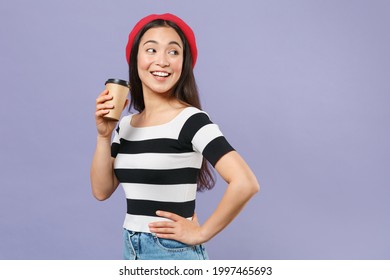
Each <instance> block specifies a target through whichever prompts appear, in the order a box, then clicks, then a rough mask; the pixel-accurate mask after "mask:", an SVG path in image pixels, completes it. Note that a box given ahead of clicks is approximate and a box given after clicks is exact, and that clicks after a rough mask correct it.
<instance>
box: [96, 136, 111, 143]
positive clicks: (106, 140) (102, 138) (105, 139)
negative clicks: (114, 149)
mask: <svg viewBox="0 0 390 280" xmlns="http://www.w3.org/2000/svg"><path fill="white" fill-rule="evenodd" d="M97 142H98V143H105V144H106V143H108V144H110V145H111V136H102V135H99V134H98V136H97Z"/></svg>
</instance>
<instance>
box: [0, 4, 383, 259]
mask: <svg viewBox="0 0 390 280" xmlns="http://www.w3.org/2000/svg"><path fill="white" fill-rule="evenodd" d="M163 12H172V13H175V14H177V15H179V16H180V17H182V18H183V19H184V20H185V21H187V22H188V24H189V25H190V26H192V28H193V29H194V31H195V34H196V36H197V42H198V47H199V60H198V63H197V65H196V67H195V72H196V73H195V74H196V77H197V82H198V86H199V89H200V92H201V98H202V101H203V107H204V109H205V110H206V111H208V113H209V114H210V115H211V117H212V119H213V121H214V122H216V123H218V124H219V125H220V127H221V129H222V131H223V132H224V134H225V135H226V137H227V138H228V139H229V140H230V142H231V144H232V145H233V146H234V147H235V148H236V149H237V150H238V151H239V152H240V153H241V154H242V156H243V157H244V158H245V159H246V160H247V162H248V163H249V164H250V166H251V167H252V169H253V170H254V172H255V173H256V175H257V176H258V179H259V181H260V184H261V187H262V189H261V193H260V194H258V195H257V196H256V197H255V198H254V199H253V200H251V201H250V202H249V204H248V205H247V207H246V208H245V210H244V211H243V212H242V214H241V215H240V216H239V217H238V218H237V219H236V220H235V221H234V222H233V223H232V224H231V225H230V226H229V227H228V228H227V229H226V230H224V231H223V232H222V233H220V234H219V235H218V236H216V237H215V238H214V239H213V240H211V241H210V242H208V243H207V248H208V251H209V255H210V257H211V258H212V259H390V238H389V236H390V219H389V214H390V203H389V197H390V189H389V181H390V180H389V179H390V178H389V177H390V172H389V171H390V145H389V143H390V132H389V127H390V126H389V120H390V110H389V104H390V83H389V81H390V80H389V79H390V56H389V50H390V33H389V26H390V17H389V14H390V2H389V1H386V0H384V1H346V0H337V1H309V0H307V1H290V0H285V1H281V0H278V1H265V0H263V1H258V0H253V1H225V0H218V1H208V0H204V1H199V0H198V1H182V0H176V1H155V0H148V1H145V0H144V1H129V0H126V1H125V0H121V1H96V0H93V1H92V0H89V1H76V0H67V1H49V0H47V1H43V0H36V1H21V0H13V1H2V2H1V4H0V36H1V43H0V50H1V52H0V67H1V68H0V71H1V72H0V74H1V75H0V77H1V110H0V117H1V123H0V131H1V138H0V141H1V143H0V154H1V161H0V164H1V166H0V172H1V176H0V259H121V257H122V240H121V232H122V229H121V226H122V222H123V218H124V214H125V200H124V194H123V191H122V189H121V188H120V189H118V191H117V192H116V193H115V194H114V195H113V196H112V197H111V198H110V199H109V200H107V201H105V202H98V201H96V200H94V199H93V198H92V195H91V191H90V183H89V168H90V162H91V158H92V154H93V151H94V147H95V140H96V131H95V126H94V105H95V104H94V103H95V98H96V97H97V95H98V94H99V93H100V92H101V91H102V89H103V88H104V82H105V80H106V79H107V78H112V77H114V78H124V79H127V65H126V61H125V55H124V48H125V44H126V42H127V35H128V32H129V31H130V29H131V28H132V27H133V25H134V24H135V23H136V22H137V21H138V20H139V19H140V18H141V17H143V16H145V15H147V14H150V13H163ZM224 189H225V184H224V183H223V182H222V180H221V179H219V180H218V185H217V186H216V188H215V189H214V190H213V191H211V192H207V193H204V194H200V195H199V196H198V201H197V212H198V215H199V217H200V220H201V221H204V220H205V219H206V217H207V216H208V215H209V214H210V213H211V212H212V211H213V209H214V207H215V205H216V203H217V201H218V200H219V199H220V197H221V195H222V193H223V191H224Z"/></svg>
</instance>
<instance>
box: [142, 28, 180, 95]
mask: <svg viewBox="0 0 390 280" xmlns="http://www.w3.org/2000/svg"><path fill="white" fill-rule="evenodd" d="M183 53H184V51H183V42H182V41H181V39H180V37H179V35H178V34H177V33H176V31H175V30H174V29H173V28H171V27H154V28H151V29H149V30H148V31H146V32H145V34H144V35H143V36H142V38H141V41H140V44H139V47H138V56H137V61H138V64H137V68H138V75H139V77H140V79H141V82H142V89H143V92H144V93H145V92H146V91H149V92H153V93H158V94H165V93H170V91H171V90H172V88H173V87H174V86H175V84H176V83H177V81H178V80H179V78H180V75H181V72H182V67H183Z"/></svg>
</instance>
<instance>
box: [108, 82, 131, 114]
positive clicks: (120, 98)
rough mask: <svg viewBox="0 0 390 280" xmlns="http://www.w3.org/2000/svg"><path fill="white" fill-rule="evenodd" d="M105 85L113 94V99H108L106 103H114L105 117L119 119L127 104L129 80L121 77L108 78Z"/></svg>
mask: <svg viewBox="0 0 390 280" xmlns="http://www.w3.org/2000/svg"><path fill="white" fill-rule="evenodd" d="M105 85H106V89H108V91H109V94H110V95H112V99H111V100H107V101H106V102H105V104H112V105H114V108H112V109H110V112H109V113H108V114H106V115H104V117H105V118H107V119H110V120H115V121H118V120H119V119H120V117H121V114H122V111H123V107H124V106H125V103H126V98H127V95H128V94H129V88H130V85H129V82H127V81H124V80H119V79H108V80H107V81H106V84H105Z"/></svg>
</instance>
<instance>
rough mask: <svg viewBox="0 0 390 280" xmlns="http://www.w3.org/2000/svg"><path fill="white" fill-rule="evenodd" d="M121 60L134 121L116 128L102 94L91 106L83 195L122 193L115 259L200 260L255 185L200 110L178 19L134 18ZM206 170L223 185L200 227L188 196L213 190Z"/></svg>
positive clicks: (190, 53)
mask: <svg viewBox="0 0 390 280" xmlns="http://www.w3.org/2000/svg"><path fill="white" fill-rule="evenodd" d="M126 56H127V61H128V63H129V75H130V88H131V90H130V91H131V92H130V95H131V96H130V97H131V98H130V100H131V101H130V108H134V109H135V110H137V111H138V113H136V114H130V115H128V116H125V117H123V118H122V119H121V120H120V121H119V124H117V123H116V122H114V121H109V120H106V119H105V118H104V115H105V114H107V113H108V112H109V110H110V109H111V108H112V106H110V105H107V103H105V102H106V101H107V100H110V99H112V96H110V93H109V92H108V91H107V90H104V91H103V92H102V93H101V94H100V95H99V97H98V98H97V99H96V114H95V119H96V127H97V131H98V137H97V145H96V150H95V154H94V157H93V160H92V166H91V184H92V192H93V195H94V196H95V197H96V198H97V199H98V200H105V199H107V198H109V197H110V196H111V194H112V193H113V192H114V191H115V190H116V188H117V186H118V184H119V183H121V184H122V186H123V188H124V191H125V194H126V200H127V214H126V217H125V221H124V242H125V249H124V257H125V259H208V256H207V253H206V251H205V248H204V246H203V243H205V242H206V241H208V240H210V239H211V238H212V237H214V236H215V235H216V234H218V233H219V232H220V231H221V230H223V229H224V228H225V227H226V226H227V225H228V224H229V223H230V222H231V221H232V220H233V219H234V218H235V217H236V216H237V214H238V213H239V212H240V211H241V210H242V208H243V207H244V205H245V204H246V203H247V202H248V200H249V199H250V198H251V197H252V196H253V195H254V194H255V193H256V192H258V190H259V184H258V182H257V180H256V177H255V176H254V174H253V173H252V171H251V170H250V168H249V167H248V165H247V164H246V163H245V161H244V160H243V159H242V158H241V157H240V155H239V154H238V153H237V152H236V151H235V150H234V149H233V148H232V147H231V146H230V145H229V143H228V141H227V140H226V139H225V137H224V136H223V134H222V133H221V131H220V130H219V128H218V126H217V125H216V124H213V123H212V122H211V120H210V118H209V116H208V114H206V113H205V112H203V111H202V110H201V107H200V102H199V97H198V91H197V87H196V83H195V78H194V75H193V67H194V66H195V63H196V59H197V48H196V42H195V37H194V34H193V31H192V30H191V28H190V27H189V26H188V25H187V24H186V23H185V22H184V21H183V20H181V19H180V18H178V17H177V16H175V15H172V14H162V15H149V16H147V17H145V18H143V19H141V20H140V21H139V22H138V23H137V24H136V25H135V27H134V29H133V30H132V31H131V33H130V35H129V41H128V44H127V48H126ZM115 127H117V129H115ZM114 129H115V131H114ZM112 133H114V138H113V140H112V141H111V138H112ZM210 164H211V165H212V166H213V167H214V168H215V170H217V172H218V173H219V174H220V175H221V177H222V178H223V179H224V180H225V181H226V182H227V184H228V186H227V189H226V191H225V194H224V196H223V198H222V199H221V201H220V203H219V204H218V205H217V206H216V208H215V210H214V212H213V213H212V214H211V215H210V217H209V218H208V219H207V220H206V221H205V222H204V223H203V224H202V225H200V224H199V222H198V219H197V217H196V214H195V197H196V192H197V190H198V191H202V190H205V189H211V188H212V187H213V185H214V179H213V176H212V173H211V172H210V169H209V165H210Z"/></svg>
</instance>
